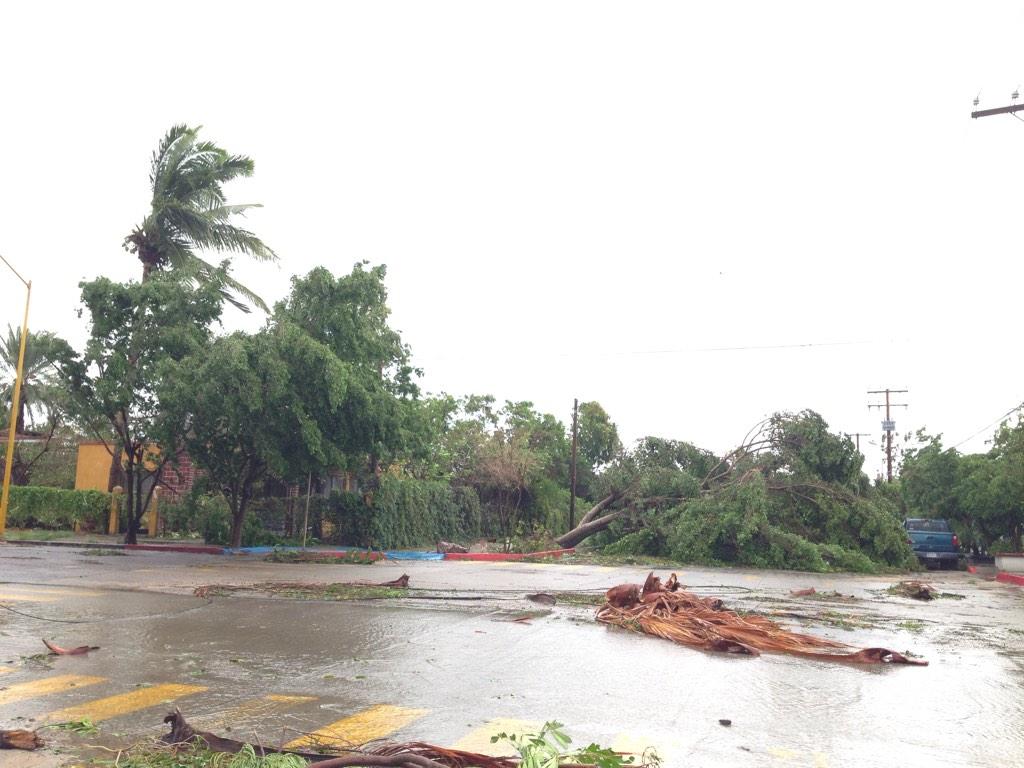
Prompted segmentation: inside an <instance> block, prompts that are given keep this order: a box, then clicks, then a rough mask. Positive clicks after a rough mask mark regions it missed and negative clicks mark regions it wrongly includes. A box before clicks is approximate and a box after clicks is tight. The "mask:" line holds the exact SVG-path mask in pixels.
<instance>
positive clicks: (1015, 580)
mask: <svg viewBox="0 0 1024 768" xmlns="http://www.w3.org/2000/svg"><path fill="white" fill-rule="evenodd" d="M996 581H1001V582H1003V583H1004V584H1016V585H1017V586H1018V587H1024V576H1020V575H1018V574H1016V573H1006V572H1005V571H1001V572H1000V573H999V574H998V575H997V576H996Z"/></svg>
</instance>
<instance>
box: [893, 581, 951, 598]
mask: <svg viewBox="0 0 1024 768" xmlns="http://www.w3.org/2000/svg"><path fill="white" fill-rule="evenodd" d="M888 591H889V594H890V595H899V596H900V597H910V598H913V599H914V600H934V599H935V598H936V597H938V594H939V592H938V590H937V589H935V587H933V586H931V585H930V584H925V583H924V582H923V581H901V582H899V583H898V584H893V585H892V586H891V587H889V590H888Z"/></svg>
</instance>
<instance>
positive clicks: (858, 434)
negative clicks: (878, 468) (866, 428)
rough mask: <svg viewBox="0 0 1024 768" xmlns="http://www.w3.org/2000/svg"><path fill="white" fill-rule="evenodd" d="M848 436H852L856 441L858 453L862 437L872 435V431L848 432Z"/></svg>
mask: <svg viewBox="0 0 1024 768" xmlns="http://www.w3.org/2000/svg"><path fill="white" fill-rule="evenodd" d="M846 436H847V437H852V438H853V440H854V442H855V443H856V444H857V453H860V439H861V438H862V437H871V433H870V432H853V433H852V434H851V433H849V432H847V433H846Z"/></svg>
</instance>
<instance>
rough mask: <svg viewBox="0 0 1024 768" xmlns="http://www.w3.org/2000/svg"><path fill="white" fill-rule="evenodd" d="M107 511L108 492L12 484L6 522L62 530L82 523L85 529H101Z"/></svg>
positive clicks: (20, 526)
mask: <svg viewBox="0 0 1024 768" xmlns="http://www.w3.org/2000/svg"><path fill="white" fill-rule="evenodd" d="M109 513H110V494H108V493H103V492H101V491H69V490H66V489H63V488H48V487H44V486H33V485H15V486H11V495H10V502H9V505H8V508H7V525H8V526H10V527H11V528H51V529H55V530H64V529H71V528H74V526H75V523H81V525H82V526H83V527H85V528H90V529H95V530H103V528H104V522H105V521H106V520H107V516H108V515H109Z"/></svg>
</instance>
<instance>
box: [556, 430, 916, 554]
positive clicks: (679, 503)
mask: <svg viewBox="0 0 1024 768" xmlns="http://www.w3.org/2000/svg"><path fill="white" fill-rule="evenodd" d="M862 462H863V459H862V457H861V456H860V455H859V454H858V453H857V451H856V449H855V448H854V446H853V444H852V442H851V441H850V440H849V438H846V437H843V436H839V435H836V434H833V433H831V432H829V430H828V425H827V424H826V423H825V421H824V420H823V419H822V418H821V416H819V415H818V414H816V413H814V412H813V411H803V412H801V413H798V414H789V413H779V414H775V415H774V416H772V417H771V418H769V419H766V420H765V421H763V422H761V423H760V424H758V425H757V426H755V427H754V429H752V430H751V432H750V433H749V434H748V435H747V436H746V437H745V438H744V440H743V441H742V442H741V444H740V445H739V446H738V447H737V448H736V449H735V450H733V451H731V452H730V453H729V454H727V455H726V456H724V457H721V458H716V457H715V456H714V455H712V454H711V453H710V452H708V451H705V450H702V449H700V448H697V447H696V446H693V445H690V444H688V443H682V442H674V441H668V440H660V439H657V438H646V439H644V440H641V441H640V443H639V445H638V446H637V447H636V448H635V449H634V450H632V451H630V452H628V453H627V454H624V455H623V456H622V457H621V458H620V459H618V460H617V461H616V462H615V463H613V464H612V465H611V466H610V467H609V468H608V469H607V470H606V471H605V472H604V473H602V475H601V480H602V483H603V485H604V488H603V491H602V494H601V497H600V500H599V501H598V502H597V504H595V505H594V506H593V507H592V508H591V509H590V510H589V511H588V512H587V513H586V514H585V515H584V516H583V518H582V519H581V520H580V523H579V525H577V526H576V528H574V529H573V530H571V531H569V532H568V533H566V534H564V535H563V536H561V537H559V538H558V540H557V541H558V543H559V544H560V545H561V546H564V547H570V546H575V545H577V544H579V543H580V542H581V541H584V540H585V539H587V538H589V537H590V536H593V535H595V534H598V533H600V534H601V535H602V538H604V539H605V541H607V542H610V543H609V544H608V546H607V548H606V551H613V552H619V553H623V554H626V553H636V554H639V553H645V554H656V555H667V556H671V557H673V558H676V559H679V560H682V561H687V562H697V563H737V564H743V565H756V566H765V567H785V568H798V569H803V570H813V571H825V570H829V569H832V568H836V569H844V570H861V571H870V570H874V569H876V568H877V567H879V566H907V565H910V564H911V563H912V562H913V560H912V554H911V551H910V549H909V546H908V545H907V543H906V538H905V536H904V535H903V533H902V528H901V525H900V522H901V521H900V517H899V514H898V510H897V509H896V508H895V506H894V505H893V504H892V503H891V502H889V501H888V500H887V499H886V498H885V497H884V496H883V495H882V494H879V493H876V492H874V489H872V488H871V487H870V485H869V484H868V482H867V479H866V477H864V476H863V474H862V473H861V464H862Z"/></svg>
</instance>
